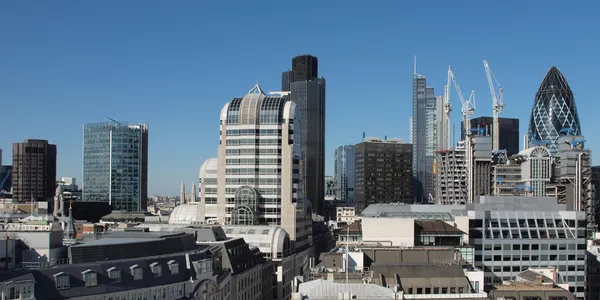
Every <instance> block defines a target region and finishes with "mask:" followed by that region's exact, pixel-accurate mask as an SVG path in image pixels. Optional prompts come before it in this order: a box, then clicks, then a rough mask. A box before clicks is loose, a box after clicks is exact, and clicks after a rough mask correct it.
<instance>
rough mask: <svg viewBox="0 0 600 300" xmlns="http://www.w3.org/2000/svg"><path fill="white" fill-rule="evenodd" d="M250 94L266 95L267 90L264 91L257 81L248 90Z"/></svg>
mask: <svg viewBox="0 0 600 300" xmlns="http://www.w3.org/2000/svg"><path fill="white" fill-rule="evenodd" d="M248 94H259V95H264V94H265V92H263V90H262V89H261V88H260V86H259V85H258V81H256V84H255V85H254V87H253V88H252V89H251V90H250V91H249V92H248Z"/></svg>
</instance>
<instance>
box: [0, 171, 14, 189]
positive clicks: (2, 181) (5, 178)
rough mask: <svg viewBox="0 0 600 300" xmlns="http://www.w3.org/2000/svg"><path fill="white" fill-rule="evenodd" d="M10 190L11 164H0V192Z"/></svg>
mask: <svg viewBox="0 0 600 300" xmlns="http://www.w3.org/2000/svg"><path fill="white" fill-rule="evenodd" d="M11 190H12V166H0V193H2V192H5V193H10V191H11Z"/></svg>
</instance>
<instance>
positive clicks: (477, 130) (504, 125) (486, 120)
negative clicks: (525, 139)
mask: <svg viewBox="0 0 600 300" xmlns="http://www.w3.org/2000/svg"><path fill="white" fill-rule="evenodd" d="M498 123H499V125H500V128H499V131H500V138H499V144H500V149H499V150H506V152H507V155H508V156H511V155H513V154H517V153H519V150H520V148H519V142H520V140H521V136H520V135H519V119H513V118H498ZM460 125H461V130H460V134H461V140H464V139H465V130H464V125H465V124H464V122H461V123H460ZM493 126H494V118H493V117H479V118H474V119H471V131H472V135H474V136H481V135H484V136H492V133H493V132H494V127H493Z"/></svg>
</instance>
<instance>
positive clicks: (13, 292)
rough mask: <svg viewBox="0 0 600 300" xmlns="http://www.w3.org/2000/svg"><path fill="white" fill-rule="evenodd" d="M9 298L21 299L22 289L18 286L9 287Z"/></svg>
mask: <svg viewBox="0 0 600 300" xmlns="http://www.w3.org/2000/svg"><path fill="white" fill-rule="evenodd" d="M8 299H9V300H16V299H21V291H20V290H19V289H18V288H16V287H11V288H10V289H8Z"/></svg>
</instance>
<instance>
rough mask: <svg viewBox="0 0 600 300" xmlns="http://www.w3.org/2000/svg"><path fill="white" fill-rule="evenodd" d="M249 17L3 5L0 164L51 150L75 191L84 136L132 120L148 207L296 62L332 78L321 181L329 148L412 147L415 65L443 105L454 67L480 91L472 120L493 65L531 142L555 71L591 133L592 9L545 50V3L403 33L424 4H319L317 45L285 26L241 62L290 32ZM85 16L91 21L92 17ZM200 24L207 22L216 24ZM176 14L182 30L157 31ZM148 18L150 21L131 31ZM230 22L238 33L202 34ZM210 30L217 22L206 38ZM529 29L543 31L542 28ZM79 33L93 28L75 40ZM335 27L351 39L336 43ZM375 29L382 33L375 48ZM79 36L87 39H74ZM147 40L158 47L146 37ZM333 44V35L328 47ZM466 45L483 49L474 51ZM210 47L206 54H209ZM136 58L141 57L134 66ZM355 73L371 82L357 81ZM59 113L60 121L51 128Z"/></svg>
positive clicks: (443, 7)
mask: <svg viewBox="0 0 600 300" xmlns="http://www.w3.org/2000/svg"><path fill="white" fill-rule="evenodd" d="M255 5H256V6H258V7H253V8H252V9H254V10H261V11H263V12H264V13H265V14H270V15H271V18H272V19H271V20H268V21H267V20H256V21H253V22H250V23H249V22H246V21H247V20H248V19H246V18H249V16H245V15H244V11H246V10H248V9H250V5H249V4H248V6H246V5H245V4H242V5H240V6H239V7H237V8H235V9H233V11H231V14H232V15H231V18H227V20H225V18H223V20H219V18H222V16H224V15H225V13H226V12H228V9H229V8H230V7H227V8H226V7H225V6H221V4H207V5H200V4H190V5H189V6H185V4H179V5H167V4H156V5H154V4H148V5H147V6H146V7H145V8H144V9H143V10H142V12H139V13H137V14H136V10H137V9H139V7H138V6H137V5H127V4H123V7H122V11H119V12H114V11H112V10H111V6H110V5H103V4H94V5H93V6H92V4H84V3H81V4H78V5H75V6H69V5H67V4H54V5H49V4H43V3H42V4H37V5H35V7H36V8H38V9H39V10H38V9H31V8H32V7H31V6H28V5H27V4H25V3H3V4H0V7H4V8H6V9H4V10H2V11H5V12H3V13H0V14H2V17H1V18H0V25H2V26H0V28H5V29H4V30H1V31H0V33H4V35H5V36H6V39H5V40H6V42H7V45H8V44H10V45H13V47H5V48H3V49H0V55H2V56H3V57H5V58H7V59H6V64H5V65H4V66H3V68H0V81H1V82H3V84H5V85H6V86H7V87H8V88H7V89H2V90H0V98H2V99H9V100H8V101H7V103H10V107H12V111H13V113H11V114H5V116H3V120H4V122H5V123H4V124H20V125H19V126H12V127H11V130H10V131H9V132H7V131H4V130H3V131H2V133H0V148H2V149H3V161H4V162H5V163H6V162H10V161H12V153H11V145H12V143H14V142H19V141H22V140H24V139H37V138H39V139H45V140H48V141H49V142H50V143H52V144H56V145H57V147H58V161H57V174H56V175H57V178H59V177H76V178H77V179H78V180H82V179H83V176H82V162H83V154H82V144H83V140H82V136H83V130H82V128H83V124H86V123H89V122H94V121H98V120H101V119H103V118H105V117H107V116H108V117H112V118H115V119H118V120H131V121H138V120H139V121H141V122H145V123H148V124H149V126H151V127H152V129H153V130H152V133H151V137H150V144H149V195H155V194H157V193H159V194H168V195H178V193H179V186H180V183H181V181H182V180H185V181H186V182H190V185H191V181H192V180H197V174H198V171H199V169H200V166H201V164H202V163H203V162H204V161H205V160H206V159H208V158H210V157H212V156H213V155H214V147H213V145H214V142H216V141H218V138H219V137H218V134H217V133H215V132H216V128H217V127H218V126H219V124H218V119H217V118H216V117H215V113H218V111H219V110H220V107H222V105H223V104H224V103H226V102H227V101H228V100H229V99H231V98H232V97H235V96H237V95H240V94H243V93H244V92H245V91H246V90H247V87H248V86H249V85H252V84H253V83H255V82H256V81H257V80H258V81H259V82H260V84H261V86H263V87H264V88H265V91H267V92H268V91H276V90H278V89H279V85H280V82H281V77H280V76H281V71H282V70H284V69H287V68H289V61H290V59H291V58H292V57H294V56H296V55H298V54H302V53H310V54H312V55H315V56H316V57H318V58H319V63H320V66H319V68H320V73H321V74H323V75H325V76H326V78H327V80H328V82H327V85H328V87H327V89H328V91H327V102H328V103H327V113H326V115H327V116H326V119H327V121H326V123H327V124H328V125H327V128H326V130H327V132H326V149H325V154H326V159H325V164H326V172H325V174H327V175H333V155H334V149H335V148H336V147H338V146H339V145H344V144H355V143H359V142H360V141H361V136H362V132H366V133H367V136H385V135H387V136H389V137H400V138H403V139H405V140H406V141H408V140H409V128H408V126H407V124H408V120H409V118H410V115H411V109H410V107H411V93H412V92H411V85H412V84H411V76H412V63H413V55H415V54H416V55H417V57H418V60H419V66H418V67H419V70H418V72H419V73H420V74H423V75H425V76H427V81H428V85H430V86H432V87H434V88H435V89H436V91H438V94H439V92H440V91H442V90H443V85H444V84H445V77H446V69H447V67H448V65H449V64H452V65H453V69H454V71H455V73H456V74H457V77H458V78H459V80H460V84H461V87H462V88H463V91H465V92H467V91H470V90H471V89H475V91H476V93H477V111H476V113H475V116H474V117H479V116H491V114H492V109H491V99H490V95H489V91H488V89H487V82H486V79H485V73H484V69H483V66H482V64H481V60H482V59H487V60H488V61H489V62H490V64H492V65H493V66H494V73H495V75H496V76H497V78H498V80H499V81H500V82H501V83H502V84H503V87H504V88H505V89H504V91H505V97H504V99H505V103H506V108H505V110H504V113H503V114H502V115H501V117H505V118H518V119H520V132H521V134H524V133H526V132H527V129H528V126H529V115H530V113H531V109H532V106H533V102H534V98H535V94H536V91H537V89H538V87H539V83H540V82H541V80H542V79H543V78H544V75H545V72H546V71H547V70H548V69H549V68H550V67H551V66H557V67H558V68H560V70H561V71H562V72H563V73H564V74H565V76H566V77H567V78H568V80H569V85H570V86H571V89H572V90H573V93H574V96H575V101H576V103H577V106H578V110H579V118H580V121H581V126H582V128H585V130H586V132H588V131H589V132H593V131H594V130H596V129H597V128H598V125H597V123H595V122H594V121H595V119H594V117H593V116H594V112H595V111H597V110H598V109H599V108H600V107H599V104H597V103H596V102H595V101H594V99H595V94H596V92H595V90H594V87H595V85H594V81H595V78H596V77H597V75H595V70H596V69H598V68H599V67H600V66H599V63H598V61H597V60H595V59H594V57H595V54H594V53H597V52H598V50H599V49H600V44H599V43H598V41H595V40H593V39H589V37H588V35H587V34H586V32H585V31H581V30H579V28H587V27H589V26H590V25H589V24H588V23H587V22H591V21H589V20H593V19H594V18H593V17H592V15H591V11H593V9H589V8H586V9H585V10H582V9H581V8H578V7H577V6H569V7H564V6H562V7H563V8H564V11H563V14H564V15H565V18H567V19H569V18H570V19H571V20H570V21H569V22H566V23H564V24H561V28H560V30H561V33H562V34H563V36H564V38H565V42H564V43H561V44H560V45H554V44H553V45H552V47H547V41H546V38H545V37H544V36H543V35H540V34H539V31H540V30H543V28H545V26H547V24H544V22H548V18H547V16H548V14H549V13H550V11H551V7H552V5H548V7H538V6H536V5H534V4H531V3H524V4H523V3H519V7H520V8H521V9H520V10H519V11H513V10H512V9H511V7H512V6H511V5H510V4H508V5H506V4H505V5H489V4H485V5H484V4H480V3H475V2H472V5H471V6H472V7H471V8H470V9H468V10H465V9H464V6H461V5H456V4H444V3H440V4H439V8H440V9H436V11H431V13H428V14H427V17H428V19H429V20H433V21H431V22H430V24H425V25H423V26H422V27H414V26H411V24H414V22H416V20H419V18H422V17H424V14H422V13H417V14H415V16H411V14H412V12H414V11H424V10H427V9H426V5H425V4H397V3H394V4H391V3H389V4H386V3H382V4H378V5H373V6H370V7H368V8H364V7H362V6H358V5H356V6H354V5H352V4H348V6H345V7H343V8H341V10H342V11H343V12H344V13H346V15H350V16H358V15H361V16H364V18H362V19H361V20H356V18H350V19H352V20H340V19H338V18H332V20H328V19H327V16H328V14H334V13H335V12H336V9H339V7H336V6H335V5H333V4H329V3H327V4H325V3H324V4H322V5H320V6H321V9H320V10H318V11H315V12H311V14H310V19H311V20H320V21H322V22H323V24H322V32H323V34H322V35H320V36H315V35H314V34H312V33H311V32H303V31H302V30H301V28H294V27H292V28H287V29H286V31H288V32H287V33H286V35H287V36H294V37H295V40H294V41H290V42H289V43H283V44H282V45H280V46H281V47H280V48H279V49H278V50H277V51H238V49H239V45H242V44H244V43H248V42H249V41H250V39H251V38H252V39H254V36H253V34H252V33H257V32H258V33H259V34H260V35H261V36H263V37H269V36H277V35H280V34H281V33H282V32H284V30H283V29H281V28H273V27H276V26H272V24H273V23H272V22H274V21H278V20H279V21H282V22H283V21H284V20H285V19H286V18H289V16H279V15H277V14H276V12H277V11H284V10H288V11H289V10H290V7H288V5H287V4H277V5H272V6H271V5H265V4H261V3H258V4H255ZM451 5H454V7H453V6H451ZM594 5H597V4H594ZM465 6H466V4H465ZM91 7H94V11H95V14H91V13H90V11H92V10H90V8H91ZM438 11H439V12H438ZM482 11H495V12H494V16H500V15H502V16H503V18H504V19H506V18H511V24H509V25H508V26H506V24H502V25H501V24H490V26H489V27H487V28H474V27H477V26H471V24H472V23H473V22H485V21H486V20H487V18H488V17H489V16H487V15H486V14H483V13H480V12H482ZM6 12H9V13H6ZM208 12H214V13H213V14H214V16H210V15H211V14H210V13H208ZM399 12H400V15H398V13H399ZM448 12H451V13H453V14H454V15H457V16H456V17H455V18H453V19H455V20H459V19H461V18H460V17H461V16H465V17H468V18H470V19H469V20H470V21H469V22H464V23H463V22H458V23H457V24H456V25H457V26H455V27H457V28H456V29H454V30H457V31H460V34H458V36H457V35H455V34H448V36H438V35H439V33H438V31H439V26H440V24H441V23H440V22H441V21H435V20H436V18H438V19H442V16H443V15H446V14H447V13H448ZM473 12H478V13H473ZM298 13H299V12H294V14H298ZM586 14H590V15H589V17H586ZM50 15H52V16H53V17H52V18H51V19H50V18H49V17H48V16H50ZM173 15H175V16H177V17H178V19H179V20H181V21H182V22H183V23H184V24H188V25H190V26H185V25H174V24H170V23H167V22H165V21H163V20H164V19H168V18H165V17H166V16H169V17H172V16H173ZM107 16H110V17H111V18H113V19H114V22H113V23H114V24H111V25H105V22H103V21H104V18H105V17H107ZM143 17H147V18H148V19H149V20H153V22H148V21H146V22H142V23H143V24H141V25H135V24H133V23H135V22H136V20H139V19H140V18H143ZM217 21H218V22H217ZM205 22H206V24H205ZM215 22H217V23H215ZM226 22H230V23H232V24H229V25H223V26H222V27H223V28H219V29H218V30H215V32H210V31H212V30H214V29H215V28H218V27H220V25H219V24H225V23H226ZM211 23H214V24H213V25H211V26H206V25H207V24H211ZM338 23H339V25H338ZM488 23H489V22H486V24H488ZM16 24H18V25H23V26H15V25H16ZM242 24H245V25H244V26H246V27H244V26H241V25H242ZM248 24H249V25H248ZM367 24H369V25H367ZM524 24H539V27H538V25H536V26H529V27H528V26H524ZM542 24H544V25H543V26H542ZM74 25H78V26H74ZM80 25H81V26H80ZM192 25H193V26H192ZM339 26H341V27H339ZM344 26H346V27H344ZM184 27H186V28H184ZM204 27H208V28H210V31H208V30H207V29H204ZM242 27H244V28H242ZM482 27H486V26H482ZM6 28H10V29H8V30H6ZM85 28H87V29H89V30H87V31H83V30H85ZM339 28H345V29H347V31H348V32H347V33H346V31H342V32H339ZM179 31H181V32H179ZM373 31H380V32H379V33H378V34H374V35H372V36H371V35H370V32H373ZM83 32H86V33H87V35H83V36H82V35H81V34H82V33H83ZM146 32H154V33H153V34H154V35H152V36H148V35H145V33H146ZM178 32H179V33H178ZM233 32H237V34H235V35H234V34H233ZM333 32H338V34H336V35H332V33H333ZM489 32H494V35H493V36H491V35H489ZM174 33H177V34H174ZM355 35H361V36H364V40H363V42H362V43H360V44H358V45H357V44H356V43H355V40H354V36H355ZM429 35H435V36H436V39H433V38H432V39H425V37H426V36H429ZM191 36H198V37H199V38H190V37H191ZM222 36H223V37H226V38H221V37H222ZM383 36H393V37H395V38H393V39H392V40H394V41H390V40H389V39H381V37H383ZM498 36H500V37H501V38H500V42H499V41H498ZM332 37H333V38H332ZM473 37H476V38H477V39H478V42H477V43H474V42H473ZM456 38H457V39H456ZM129 39H131V41H129ZM455 39H456V40H455ZM72 40H77V42H73V41H72ZM205 40H206V41H209V43H204V42H203V41H205ZM125 41H128V42H125ZM405 41H408V44H409V45H410V46H408V47H397V46H399V45H403V44H404V45H406V44H407V43H406V42H405ZM411 41H412V42H411ZM417 41H422V42H419V43H417ZM211 43H212V44H211ZM443 43H446V44H450V45H452V47H449V48H452V49H448V50H446V51H440V48H439V47H438V46H439V45H441V44H443ZM166 44H170V45H171V46H165V45H166ZM411 44H412V45H411ZM50 45H51V47H50ZM350 45H353V47H350ZM515 45H517V47H515ZM198 47H202V48H198ZM399 48H403V49H400V51H399ZM13 49H26V50H24V51H19V52H16V51H13ZM199 49H202V50H199ZM223 49H225V50H223ZM515 49H517V50H515ZM163 52H167V53H168V54H161V53H163ZM131 53H136V54H139V55H136V56H135V57H133V56H131V55H129V54H131ZM361 54H362V55H363V56H360V55H361ZM573 54H576V55H573ZM63 57H69V59H63ZM357 57H358V58H360V57H365V58H367V57H368V59H362V60H361V59H357ZM156 58H160V59H156ZM150 61H152V63H150V64H149V63H148V62H150ZM348 61H352V62H353V63H348ZM90 70H93V71H90ZM200 70H203V71H202V72H201V71H200ZM357 71H358V72H357ZM201 73H208V75H204V74H201ZM360 73H364V74H370V75H369V76H358V75H360ZM358 87H361V88H358ZM452 101H453V102H452V105H453V112H452V119H451V123H452V124H456V128H457V130H456V133H455V136H457V135H458V133H459V128H460V121H461V118H460V115H459V110H460V103H459V102H458V98H457V97H456V94H455V93H454V94H453V97H452ZM100 103H101V104H102V105H100ZM365 103H368V105H365ZM140 107H142V109H140ZM382 107H384V108H385V109H382ZM48 112H50V113H51V114H48ZM57 115H61V116H62V115H65V116H68V117H58V118H57V117H56V116H57ZM25 121H27V122H29V124H28V123H26V122H25ZM21 124H28V125H21ZM586 139H587V140H588V143H587V145H588V147H589V148H590V149H591V150H592V155H593V161H594V162H598V159H600V157H599V156H598V155H599V154H598V151H594V150H597V149H599V146H600V141H599V140H598V138H597V137H595V136H593V135H590V134H588V135H587V136H586ZM522 147H523V144H522V141H521V142H520V148H522ZM174 153H175V154H174ZM165 174H168V176H166V175H165Z"/></svg>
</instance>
